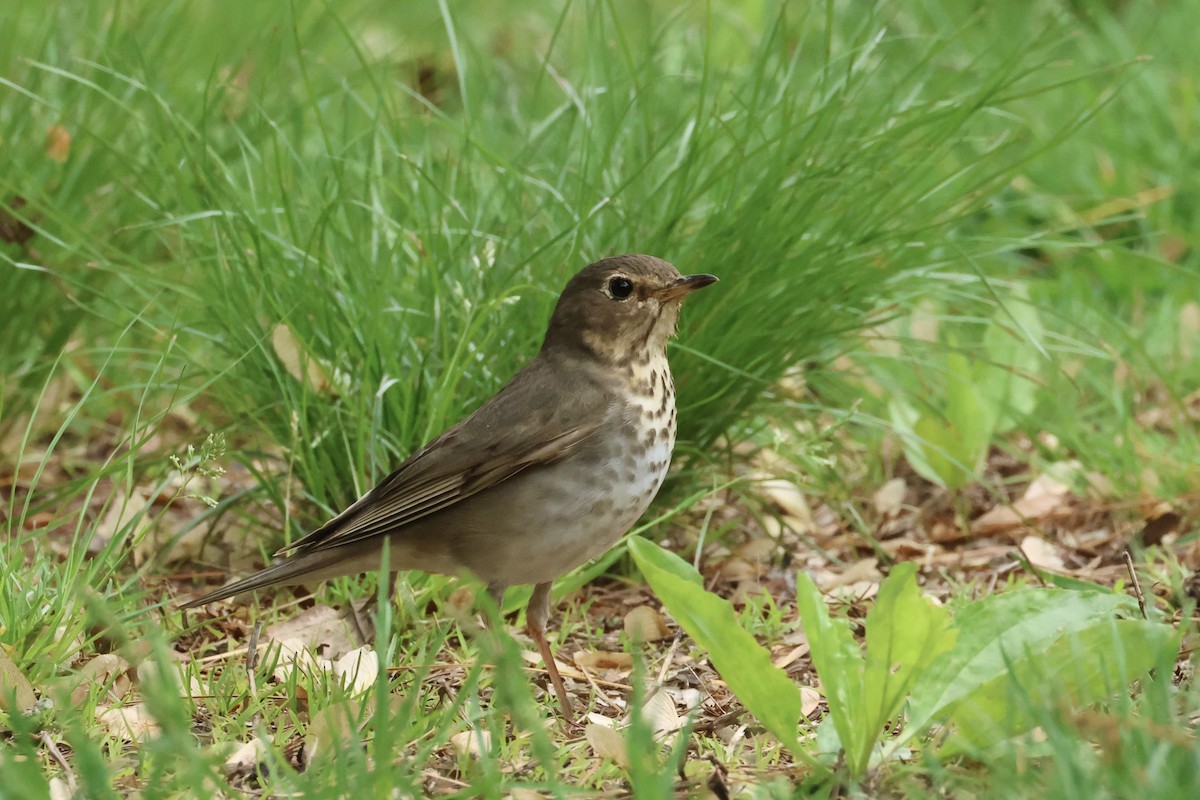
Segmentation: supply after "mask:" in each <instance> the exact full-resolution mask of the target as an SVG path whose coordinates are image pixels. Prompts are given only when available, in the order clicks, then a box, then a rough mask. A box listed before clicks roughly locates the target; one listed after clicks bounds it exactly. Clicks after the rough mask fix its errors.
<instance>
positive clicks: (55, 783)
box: [50, 778, 75, 800]
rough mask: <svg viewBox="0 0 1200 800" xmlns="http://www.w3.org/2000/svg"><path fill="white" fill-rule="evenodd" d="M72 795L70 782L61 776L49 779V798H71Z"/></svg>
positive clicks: (66, 799)
mask: <svg viewBox="0 0 1200 800" xmlns="http://www.w3.org/2000/svg"><path fill="white" fill-rule="evenodd" d="M74 796H75V792H74V791H73V790H72V789H71V784H69V783H67V782H66V781H64V780H63V779H62V778H51V779H50V800H71V799H72V798H73V797H74Z"/></svg>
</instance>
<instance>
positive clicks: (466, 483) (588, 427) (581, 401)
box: [280, 359, 611, 554]
mask: <svg viewBox="0 0 1200 800" xmlns="http://www.w3.org/2000/svg"><path fill="white" fill-rule="evenodd" d="M547 371H552V368H551V367H550V366H549V365H547V364H546V363H545V362H543V361H541V360H539V359H535V360H534V361H532V362H530V364H529V365H528V366H527V367H526V368H525V370H523V371H522V372H521V373H520V374H519V375H518V376H517V377H516V378H514V379H513V380H512V381H510V382H509V384H508V385H507V386H505V387H504V388H503V389H501V390H500V392H499V393H498V394H497V395H496V396H495V397H493V398H492V399H491V400H489V401H488V402H487V403H485V404H484V405H483V406H482V407H480V408H479V410H477V411H476V412H475V413H474V414H472V415H471V416H469V417H467V418H466V419H464V420H463V421H462V422H460V423H458V424H457V425H455V426H454V427H453V428H450V429H449V430H448V431H446V432H445V433H443V434H442V435H441V436H439V437H438V438H437V439H435V440H433V441H432V442H430V443H429V444H428V445H426V446H425V447H424V448H422V449H421V450H420V451H418V452H417V453H414V454H413V455H412V456H411V457H410V458H409V459H408V460H407V461H405V462H404V463H403V464H402V465H400V467H399V468H398V469H397V470H396V471H395V472H393V473H392V474H391V475H389V476H388V477H386V478H384V479H383V481H381V482H380V483H379V485H378V486H376V487H375V488H374V489H372V490H371V491H369V492H367V494H365V495H363V496H362V497H361V498H359V500H358V501H357V502H355V503H354V504H353V505H351V506H350V507H349V508H347V509H346V510H345V511H343V512H342V513H341V514H339V515H338V516H336V517H334V518H333V519H331V520H330V521H329V522H327V523H325V524H324V525H322V526H321V527H320V528H318V529H317V530H315V531H312V532H311V533H309V534H308V535H306V536H304V537H302V538H300V539H298V540H296V541H295V542H293V543H292V544H291V545H289V546H288V547H285V548H283V549H282V550H281V551H280V554H282V553H285V552H289V551H292V552H296V551H302V552H313V551H317V550H325V549H328V548H333V547H341V546H342V545H347V544H351V543H353V542H358V541H361V540H363V539H367V538H370V537H372V536H377V535H381V534H384V533H391V532H393V531H395V530H396V529H397V528H400V527H401V526H403V525H406V524H408V523H410V522H413V521H415V520H418V519H421V518H422V517H425V516H428V515H429V514H433V513H434V512H437V511H440V510H442V509H444V508H447V507H449V506H452V505H454V504H455V503H458V502H460V501H462V500H464V499H466V498H468V497H470V496H471V495H473V494H476V493H477V492H481V491H483V490H484V489H487V488H489V487H492V486H495V485H496V484H498V483H501V482H503V481H505V480H507V479H508V478H511V477H512V476H513V475H516V474H517V473H519V472H521V471H522V470H524V469H526V468H528V467H531V466H534V465H539V464H549V463H552V462H554V461H557V460H559V459H561V458H563V457H565V456H567V455H568V454H570V453H572V452H574V451H575V450H576V449H577V448H578V447H579V446H580V445H582V444H583V443H584V442H586V441H587V440H588V439H589V438H590V437H591V436H593V435H594V434H595V433H596V432H597V430H598V429H599V428H600V427H601V425H602V423H603V421H604V419H605V417H607V416H608V415H607V414H606V410H607V408H608V407H609V404H610V402H611V396H610V395H609V393H608V392H606V391H604V389H603V387H602V386H601V385H600V384H599V383H598V382H597V381H595V380H593V379H590V378H589V377H588V376H587V375H584V374H581V373H579V374H567V375H562V374H560V373H561V370H560V371H558V372H555V373H554V375H555V378H556V380H545V379H544V378H546V377H547V375H546V374H545V373H546V372H547Z"/></svg>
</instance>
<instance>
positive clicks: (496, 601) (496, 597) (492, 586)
mask: <svg viewBox="0 0 1200 800" xmlns="http://www.w3.org/2000/svg"><path fill="white" fill-rule="evenodd" d="M507 588H508V586H506V585H505V584H503V583H489V584H488V587H487V593H488V596H489V597H491V598H492V605H494V606H495V607H496V616H495V619H496V620H499V621H500V623H501V625H503V624H504V590H505V589H507ZM492 620H493V617H492V615H491V614H484V615H483V624H484V626H485V627H487V628H489V629H490V628H491V627H492Z"/></svg>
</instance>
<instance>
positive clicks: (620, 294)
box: [608, 277, 633, 300]
mask: <svg viewBox="0 0 1200 800" xmlns="http://www.w3.org/2000/svg"><path fill="white" fill-rule="evenodd" d="M608 291H609V292H610V293H611V294H612V296H613V298H614V299H615V300H624V299H625V298H627V297H629V295H631V294H633V281H631V280H629V278H620V277H618V278H613V279H612V280H611V281H609V282H608Z"/></svg>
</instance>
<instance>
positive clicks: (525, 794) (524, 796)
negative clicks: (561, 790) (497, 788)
mask: <svg viewBox="0 0 1200 800" xmlns="http://www.w3.org/2000/svg"><path fill="white" fill-rule="evenodd" d="M546 797H549V795H545V794H542V793H541V792H535V791H534V790H533V789H525V788H522V787H520V786H518V787H515V788H513V789H510V790H509V791H508V799H507V800H544V798H546Z"/></svg>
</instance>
